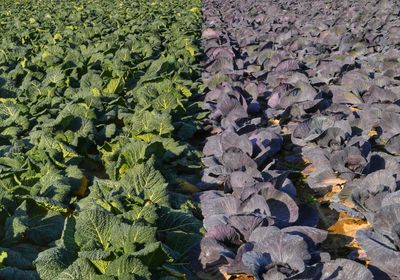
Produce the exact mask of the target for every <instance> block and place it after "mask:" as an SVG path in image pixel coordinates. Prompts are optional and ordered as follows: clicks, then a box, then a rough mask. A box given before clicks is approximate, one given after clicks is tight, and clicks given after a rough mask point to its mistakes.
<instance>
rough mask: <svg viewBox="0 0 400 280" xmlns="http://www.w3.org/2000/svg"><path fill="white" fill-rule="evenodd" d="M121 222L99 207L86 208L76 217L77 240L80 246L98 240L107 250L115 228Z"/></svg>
mask: <svg viewBox="0 0 400 280" xmlns="http://www.w3.org/2000/svg"><path fill="white" fill-rule="evenodd" d="M119 223H120V221H119V219H118V218H116V217H115V216H113V215H111V214H109V213H107V212H105V211H102V210H98V209H91V210H85V211H82V212H80V213H79V215H78V217H77V219H76V232H75V240H76V243H77V244H78V246H83V245H85V244H86V243H88V242H93V241H94V242H96V243H97V244H99V245H100V246H101V248H102V249H104V250H107V249H108V247H109V246H110V240H111V237H112V235H113V229H114V228H115V226H116V225H118V224H119Z"/></svg>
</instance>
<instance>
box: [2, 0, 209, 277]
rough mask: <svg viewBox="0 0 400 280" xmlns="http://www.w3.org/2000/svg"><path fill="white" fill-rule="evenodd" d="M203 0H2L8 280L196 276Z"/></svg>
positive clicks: (5, 271)
mask: <svg viewBox="0 0 400 280" xmlns="http://www.w3.org/2000/svg"><path fill="white" fill-rule="evenodd" d="M200 4H201V3H200V1H198V0H196V1H193V0H166V1H165V0H153V1H145V0H137V1H131V0H111V1H103V0H89V1H86V0H85V1H83V0H77V1H57V0H43V1H25V0H23V1H8V0H4V1H1V2H0V42H1V44H0V119H1V121H0V244H1V246H0V256H1V257H0V278H1V279H6V280H10V279H26V280H28V279H39V278H40V279H45V280H46V279H59V280H61V279H85V280H87V279H150V278H153V279H176V278H182V277H184V275H186V276H185V277H187V278H193V277H194V276H193V275H192V273H191V272H190V271H189V270H188V266H187V265H188V261H187V251H188V248H190V245H191V244H192V243H194V242H195V241H196V240H198V239H199V238H200V237H201V235H200V232H199V230H200V229H201V222H199V221H198V220H197V219H196V218H194V216H193V214H192V212H193V211H195V209H196V206H195V205H194V204H193V203H191V202H190V201H188V200H187V195H186V194H184V193H182V188H181V187H180V186H179V183H181V184H184V185H187V186H189V187H190V186H191V185H190V183H189V182H190V180H191V176H192V175H193V174H195V171H196V170H197V169H199V168H200V167H201V166H200V165H199V162H198V157H199V155H198V153H196V151H195V150H194V149H193V148H192V147H191V146H190V145H189V144H187V141H186V140H187V139H188V138H190V137H191V136H192V135H193V134H194V133H195V132H196V130H197V126H198V122H199V120H200V119H201V118H202V114H201V111H200V110H199V108H198V106H197V103H196V102H194V101H193V100H192V102H191V103H190V104H189V103H188V101H189V99H191V98H193V97H191V96H192V95H193V96H194V95H196V94H197V91H198V88H199V87H198V86H199V83H198V82H196V80H197V79H198V77H199V74H200V72H199V71H200V68H199V66H198V64H196V60H197V56H198V48H197V47H196V44H197V40H198V37H199V36H200V32H199V29H200V23H201V13H200ZM188 181H189V182H188Z"/></svg>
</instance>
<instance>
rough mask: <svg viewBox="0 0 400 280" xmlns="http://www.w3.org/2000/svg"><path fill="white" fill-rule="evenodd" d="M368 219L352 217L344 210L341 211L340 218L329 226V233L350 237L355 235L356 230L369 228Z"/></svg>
mask: <svg viewBox="0 0 400 280" xmlns="http://www.w3.org/2000/svg"><path fill="white" fill-rule="evenodd" d="M368 227H369V225H368V223H367V221H365V220H361V219H357V218H352V217H350V216H348V215H347V214H346V213H344V212H340V213H339V220H338V221H337V222H336V223H335V224H333V225H332V226H330V227H329V228H328V231H329V234H339V235H345V236H349V237H353V238H354V236H355V234H356V232H357V231H358V230H360V229H365V228H368Z"/></svg>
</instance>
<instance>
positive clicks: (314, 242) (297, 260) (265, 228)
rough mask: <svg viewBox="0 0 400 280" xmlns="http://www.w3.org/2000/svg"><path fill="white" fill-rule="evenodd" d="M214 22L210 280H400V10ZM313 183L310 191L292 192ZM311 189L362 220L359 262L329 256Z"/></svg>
mask: <svg viewBox="0 0 400 280" xmlns="http://www.w3.org/2000/svg"><path fill="white" fill-rule="evenodd" d="M203 14H204V20H205V24H204V28H203V33H202V38H203V48H204V52H205V55H206V60H205V62H204V72H203V82H204V86H205V87H206V90H207V94H206V95H205V100H204V106H205V108H206V109H207V110H209V112H210V114H209V115H208V117H207V120H205V123H204V125H205V127H206V128H208V129H209V131H210V133H211V134H214V135H212V136H209V137H208V138H207V141H206V143H205V146H204V149H203V153H204V157H203V162H204V164H205V166H206V168H205V170H204V171H203V176H202V180H201V182H200V183H199V184H198V187H199V188H201V189H202V190H204V192H201V193H199V194H197V195H196V197H197V199H198V200H199V201H200V203H201V209H202V213H203V217H204V220H203V225H204V227H205V229H206V231H207V232H206V233H205V237H204V238H203V239H202V240H201V242H200V243H199V245H198V246H197V247H196V248H194V250H192V254H193V256H192V265H193V267H194V269H195V271H196V272H197V275H198V276H199V277H200V278H202V279H220V278H222V279H223V278H229V277H230V275H243V274H245V275H252V276H253V277H255V279H398V278H397V277H398V276H399V275H400V270H399V267H398V266H397V264H398V262H399V260H400V251H399V244H400V243H399V240H400V239H399V236H400V230H399V229H400V203H399V195H400V190H399V185H400V184H399V183H400V181H399V180H400V176H399V175H400V173H399V172H400V158H399V155H400V126H399V124H400V107H399V100H400V82H399V81H400V79H399V78H400V72H399V71H400V61H399V59H398V58H399V56H400V53H399V49H398V47H399V45H400V37H399V18H398V14H399V7H398V6H396V2H395V1H379V3H378V4H376V3H375V2H374V1H357V2H354V1H344V2H343V1H341V2H336V1H257V0H245V1H243V0H237V1H236V0H235V1H222V0H205V1H204V4H203ZM299 163H300V168H298V165H299ZM307 164H308V166H307V167H306V168H305V169H304V170H303V167H304V166H305V165H307ZM302 166H303V167H302ZM296 168H297V170H294V169H296ZM300 172H301V173H302V174H303V175H307V178H306V180H305V183H306V185H308V186H307V188H306V187H305V186H301V185H298V183H299V182H296V183H297V185H296V186H295V185H294V184H293V181H292V180H290V179H289V177H292V178H293V177H294V176H293V175H296V174H298V173H300ZM306 189H308V190H309V191H313V192H314V194H315V195H316V196H320V197H321V196H323V199H324V200H325V201H326V200H327V201H329V202H330V206H331V208H333V209H336V210H337V211H339V212H341V214H342V215H343V214H345V213H346V215H348V216H350V217H351V216H352V217H355V218H357V219H358V220H359V221H361V223H362V225H363V228H362V229H361V227H360V230H358V231H357V233H356V236H355V241H356V242H355V243H353V246H355V248H357V246H359V247H361V248H358V249H359V250H358V251H355V254H356V256H354V255H353V258H354V259H356V260H357V261H353V260H350V259H343V258H337V259H336V260H332V259H331V256H330V254H329V253H328V252H321V250H320V248H321V247H320V246H319V244H320V243H322V242H323V241H324V240H325V239H326V238H327V234H328V232H327V231H325V230H322V229H319V228H317V226H320V225H321V224H318V215H317V210H316V207H313V206H312V205H310V204H309V203H306V204H305V203H304V201H302V200H301V199H300V197H302V196H303V197H304V195H303V194H302V192H306ZM367 222H368V223H367ZM357 229H358V228H357ZM353 242H354V240H353ZM354 244H356V245H354ZM345 257H346V256H345ZM363 261H369V264H368V268H367V267H366V266H364V265H363V264H362V263H363Z"/></svg>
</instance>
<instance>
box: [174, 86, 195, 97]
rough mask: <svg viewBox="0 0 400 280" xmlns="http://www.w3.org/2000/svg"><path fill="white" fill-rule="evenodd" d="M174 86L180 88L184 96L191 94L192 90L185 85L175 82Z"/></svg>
mask: <svg viewBox="0 0 400 280" xmlns="http://www.w3.org/2000/svg"><path fill="white" fill-rule="evenodd" d="M176 88H177V89H178V90H180V91H181V92H182V94H183V95H184V96H186V97H190V96H192V92H191V91H190V89H188V88H187V87H185V86H182V85H179V84H177V85H176Z"/></svg>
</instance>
